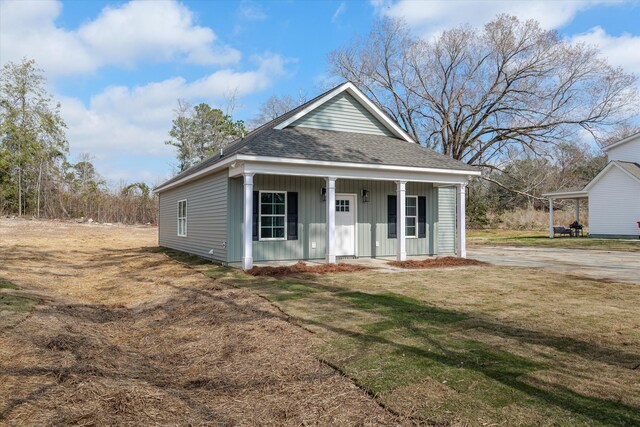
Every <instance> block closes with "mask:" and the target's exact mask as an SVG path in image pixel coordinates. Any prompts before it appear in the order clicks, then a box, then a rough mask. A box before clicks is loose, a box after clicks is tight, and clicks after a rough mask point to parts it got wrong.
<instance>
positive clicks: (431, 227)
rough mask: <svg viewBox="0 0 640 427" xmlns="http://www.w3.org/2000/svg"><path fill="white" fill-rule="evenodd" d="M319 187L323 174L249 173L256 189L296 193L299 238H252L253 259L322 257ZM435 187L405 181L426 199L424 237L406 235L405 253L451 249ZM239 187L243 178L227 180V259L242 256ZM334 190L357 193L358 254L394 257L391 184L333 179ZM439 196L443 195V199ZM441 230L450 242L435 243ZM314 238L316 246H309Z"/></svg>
mask: <svg viewBox="0 0 640 427" xmlns="http://www.w3.org/2000/svg"><path fill="white" fill-rule="evenodd" d="M324 186H325V181H324V179H322V178H303V177H293V176H274V175H256V176H255V177H254V190H255V191H260V190H274V191H296V192H297V193H298V204H299V205H298V240H286V241H254V242H253V259H254V261H258V262H259V261H275V260H294V259H320V258H324V254H325V216H326V215H325V214H326V212H325V210H326V205H325V202H323V201H322V200H321V193H320V190H321V188H322V187H324ZM363 189H367V190H369V192H370V201H369V202H368V203H363V202H362V190H363ZM438 190H439V189H437V188H434V187H433V186H432V185H431V184H420V183H413V182H410V183H408V184H407V195H415V196H425V197H426V198H427V237H426V238H408V239H407V243H406V248H407V254H408V255H432V254H436V253H437V252H438V250H437V247H441V248H445V250H446V251H448V248H450V247H454V240H453V239H455V235H451V234H450V233H446V232H442V233H441V232H440V228H443V229H444V231H446V230H448V227H449V224H448V223H447V224H445V225H444V227H440V226H439V224H438V221H439V216H440V210H439V208H438V200H439V198H440V197H439V191H438ZM242 191H243V188H242V178H232V179H229V198H228V206H229V211H228V220H229V247H228V253H229V262H239V261H240V260H241V259H242V218H243V215H242V199H243V197H242ZM336 193H352V194H356V195H357V200H358V201H357V203H356V205H357V208H356V209H357V212H356V213H357V220H356V230H357V231H356V234H357V236H356V239H357V256H359V257H383V256H393V255H395V253H396V239H389V238H388V237H387V196H388V195H394V194H395V193H396V184H395V183H393V182H388V181H360V180H346V179H338V181H337V182H336ZM445 193H446V191H445ZM454 196H455V193H454ZM444 198H445V199H446V197H444ZM454 202H455V200H454ZM445 213H446V212H445ZM454 228H455V206H454ZM436 229H438V232H436ZM454 231H455V230H454ZM436 233H437V234H436ZM440 234H442V236H443V237H442V238H447V239H452V240H451V242H437V240H438V239H436V236H440ZM314 242H315V249H314V248H312V246H313V243H314ZM376 242H377V244H376Z"/></svg>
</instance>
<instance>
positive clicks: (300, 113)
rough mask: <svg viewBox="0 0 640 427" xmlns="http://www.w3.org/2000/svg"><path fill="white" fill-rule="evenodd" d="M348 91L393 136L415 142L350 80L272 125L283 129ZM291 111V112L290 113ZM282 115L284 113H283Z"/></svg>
mask: <svg viewBox="0 0 640 427" xmlns="http://www.w3.org/2000/svg"><path fill="white" fill-rule="evenodd" d="M345 91H346V92H348V93H349V94H350V95H351V96H352V97H353V98H355V100H356V101H358V102H359V103H360V104H361V105H362V106H363V107H364V108H365V109H366V110H368V111H369V112H370V113H371V114H372V115H373V116H374V117H375V118H376V119H377V120H378V121H379V122H380V123H381V124H382V125H383V126H384V127H386V128H387V129H388V130H389V131H390V132H391V133H392V134H393V135H394V136H396V137H397V138H400V139H402V140H405V141H406V142H412V143H415V142H416V141H414V140H413V138H411V136H409V134H407V132H405V130H404V129H402V128H401V127H400V125H399V124H398V123H396V122H395V121H394V120H393V119H391V118H390V117H389V116H388V115H387V114H386V113H385V112H384V111H382V110H381V109H380V108H379V107H378V106H377V105H375V103H374V102H373V101H372V100H371V99H369V97H367V96H366V95H365V94H364V93H362V91H361V90H360V89H358V87H357V86H356V85H355V84H353V83H352V82H350V81H345V82H343V83H341V84H339V85H338V86H336V87H334V88H333V89H330V90H328V91H327V92H325V93H323V94H322V95H319V96H317V97H316V98H314V99H312V100H311V101H309V102H307V103H305V104H303V105H301V106H300V107H298V108H296V109H294V110H292V111H290V112H289V113H287V114H286V115H287V116H288V117H287V118H286V119H284V120H282V121H280V122H279V123H277V124H275V126H273V129H278V130H281V129H284V128H286V127H287V126H289V125H291V124H293V123H294V122H296V121H298V120H299V119H301V118H302V117H304V116H306V115H307V114H309V113H310V112H312V111H314V110H315V109H317V108H318V107H320V106H321V105H323V104H325V103H326V102H328V101H329V100H331V99H333V98H335V97H336V96H338V95H340V94H341V93H343V92H345ZM291 113H293V114H291ZM283 116H284V115H283Z"/></svg>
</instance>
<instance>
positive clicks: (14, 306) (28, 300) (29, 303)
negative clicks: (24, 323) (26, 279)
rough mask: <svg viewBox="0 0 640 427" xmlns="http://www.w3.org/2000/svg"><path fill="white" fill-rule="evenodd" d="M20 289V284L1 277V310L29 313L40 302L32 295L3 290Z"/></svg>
mask: <svg viewBox="0 0 640 427" xmlns="http://www.w3.org/2000/svg"><path fill="white" fill-rule="evenodd" d="M5 289H6V290H18V289H19V288H18V285H16V284H15V283H12V282H10V281H8V280H6V279H2V278H0V312H2V311H10V312H17V313H28V312H30V311H31V309H32V308H33V307H34V306H35V305H36V304H37V303H38V300H37V299H35V298H32V297H28V296H24V295H17V294H15V293H8V292H6V291H3V290H5Z"/></svg>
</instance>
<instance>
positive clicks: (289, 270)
mask: <svg viewBox="0 0 640 427" xmlns="http://www.w3.org/2000/svg"><path fill="white" fill-rule="evenodd" d="M369 269H370V267H365V266H363V265H354V264H348V263H338V264H318V265H309V264H307V263H304V262H302V261H300V262H297V263H295V264H293V265H286V266H285V265H283V266H266V267H253V268H251V269H250V270H247V273H249V274H251V275H252V276H272V277H283V276H293V275H296V274H304V273H315V274H329V273H352V272H355V271H362V270H369Z"/></svg>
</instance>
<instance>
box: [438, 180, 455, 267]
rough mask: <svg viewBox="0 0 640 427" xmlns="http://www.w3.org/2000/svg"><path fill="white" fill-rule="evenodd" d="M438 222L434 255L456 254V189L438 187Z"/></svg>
mask: <svg viewBox="0 0 640 427" xmlns="http://www.w3.org/2000/svg"><path fill="white" fill-rule="evenodd" d="M437 193H438V196H437V197H438V221H437V224H438V225H437V228H438V231H437V239H436V240H437V243H436V253H437V254H438V255H449V254H454V253H455V252H456V187H438V188H437Z"/></svg>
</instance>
